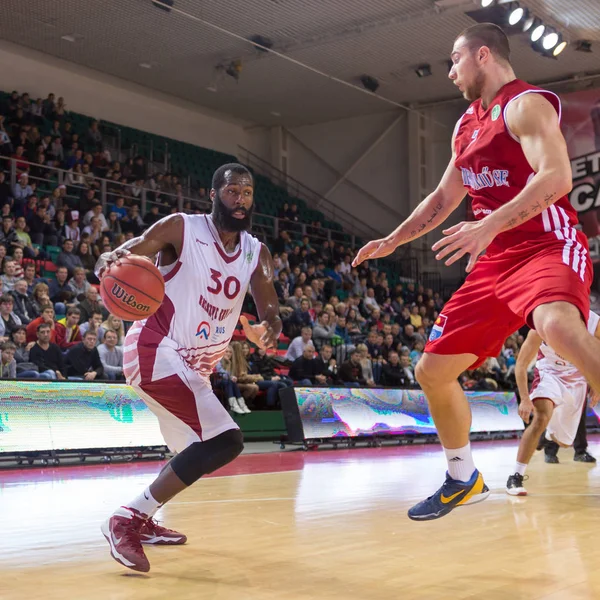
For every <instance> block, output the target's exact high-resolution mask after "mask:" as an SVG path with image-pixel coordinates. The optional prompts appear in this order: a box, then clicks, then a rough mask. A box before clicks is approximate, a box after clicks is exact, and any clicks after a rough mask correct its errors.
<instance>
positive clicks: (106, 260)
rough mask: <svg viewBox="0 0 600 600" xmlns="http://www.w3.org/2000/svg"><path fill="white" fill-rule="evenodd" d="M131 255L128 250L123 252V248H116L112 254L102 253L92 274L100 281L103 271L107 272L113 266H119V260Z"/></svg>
mask: <svg viewBox="0 0 600 600" xmlns="http://www.w3.org/2000/svg"><path fill="white" fill-rule="evenodd" d="M129 254H131V252H130V251H129V250H125V249H124V248H117V249H116V250H113V251H112V252H104V253H102V254H101V255H100V258H99V259H98V262H96V267H95V268H94V272H95V273H96V277H97V278H98V279H102V275H104V273H105V271H108V269H110V268H111V267H112V266H113V265H117V266H118V265H119V264H120V263H119V259H120V258H124V257H125V256H128V255H129Z"/></svg>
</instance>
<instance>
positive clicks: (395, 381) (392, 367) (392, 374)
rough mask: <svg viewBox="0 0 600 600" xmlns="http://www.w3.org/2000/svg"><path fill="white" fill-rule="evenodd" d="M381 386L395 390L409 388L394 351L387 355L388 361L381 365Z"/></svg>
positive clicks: (408, 381) (408, 382) (398, 358)
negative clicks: (394, 388)
mask: <svg viewBox="0 0 600 600" xmlns="http://www.w3.org/2000/svg"><path fill="white" fill-rule="evenodd" d="M381 384H382V385H385V386H388V387H396V388H405V387H409V386H410V384H411V382H410V380H409V379H408V378H407V376H406V373H405V370H404V368H403V367H402V365H401V364H400V357H399V356H398V353H397V352H395V351H392V352H390V353H389V356H388V361H387V363H385V364H384V365H383V369H382V372H381Z"/></svg>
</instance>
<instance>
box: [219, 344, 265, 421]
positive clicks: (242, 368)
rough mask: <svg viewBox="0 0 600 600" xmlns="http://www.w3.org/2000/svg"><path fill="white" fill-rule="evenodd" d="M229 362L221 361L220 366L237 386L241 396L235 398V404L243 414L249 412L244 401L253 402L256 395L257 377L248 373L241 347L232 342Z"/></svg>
mask: <svg viewBox="0 0 600 600" xmlns="http://www.w3.org/2000/svg"><path fill="white" fill-rule="evenodd" d="M230 349H231V361H230V362H229V363H227V362H226V361H221V364H222V366H223V367H224V368H225V369H226V370H227V371H228V373H229V375H230V377H231V378H232V380H233V378H235V383H236V385H237V386H238V388H239V390H240V393H241V396H240V397H239V398H237V404H238V406H239V408H240V409H241V410H242V411H243V412H244V413H249V412H251V411H250V409H249V408H248V405H247V404H246V401H251V400H253V399H254V398H255V397H256V395H257V394H258V385H257V384H256V379H257V376H252V375H250V374H249V372H248V363H247V362H246V360H245V358H244V355H243V352H242V347H241V344H240V343H239V342H232V343H231V345H230Z"/></svg>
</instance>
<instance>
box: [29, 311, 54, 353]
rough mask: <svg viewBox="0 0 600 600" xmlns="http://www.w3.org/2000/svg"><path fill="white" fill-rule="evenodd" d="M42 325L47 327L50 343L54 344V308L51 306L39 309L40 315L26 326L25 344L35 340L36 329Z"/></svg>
mask: <svg viewBox="0 0 600 600" xmlns="http://www.w3.org/2000/svg"><path fill="white" fill-rule="evenodd" d="M42 324H45V325H48V326H49V327H50V329H51V331H50V341H51V342H52V343H53V344H55V343H56V324H55V322H54V308H53V307H52V304H46V305H43V306H42V307H41V315H40V316H39V317H36V318H35V319H33V321H31V322H30V323H29V325H27V327H26V330H27V342H33V341H35V340H36V339H37V331H38V327H39V326H40V325H42Z"/></svg>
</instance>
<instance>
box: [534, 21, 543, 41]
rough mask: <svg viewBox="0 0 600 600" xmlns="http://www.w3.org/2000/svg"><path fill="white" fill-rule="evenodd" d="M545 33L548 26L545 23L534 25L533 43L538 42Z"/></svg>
mask: <svg viewBox="0 0 600 600" xmlns="http://www.w3.org/2000/svg"><path fill="white" fill-rule="evenodd" d="M544 31H546V26H545V25H544V24H543V23H539V24H537V25H534V27H533V31H532V32H531V41H532V42H537V41H538V40H539V39H540V38H541V37H542V36H543V35H544Z"/></svg>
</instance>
